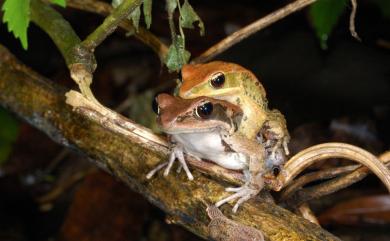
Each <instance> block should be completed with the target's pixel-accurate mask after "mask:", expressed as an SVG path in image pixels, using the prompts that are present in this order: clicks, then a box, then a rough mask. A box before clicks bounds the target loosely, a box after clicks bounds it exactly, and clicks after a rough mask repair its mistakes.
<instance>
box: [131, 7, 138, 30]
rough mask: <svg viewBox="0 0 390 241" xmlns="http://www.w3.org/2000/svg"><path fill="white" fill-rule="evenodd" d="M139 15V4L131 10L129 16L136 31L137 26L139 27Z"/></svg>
mask: <svg viewBox="0 0 390 241" xmlns="http://www.w3.org/2000/svg"><path fill="white" fill-rule="evenodd" d="M140 17H141V6H138V7H137V8H136V9H134V10H133V12H131V14H130V16H129V18H130V19H131V21H132V22H133V26H134V28H135V31H137V32H138V27H139V19H140Z"/></svg>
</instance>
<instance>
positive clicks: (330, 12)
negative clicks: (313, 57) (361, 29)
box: [309, 0, 349, 49]
mask: <svg viewBox="0 0 390 241" xmlns="http://www.w3.org/2000/svg"><path fill="white" fill-rule="evenodd" d="M348 1H349V0H319V1H317V2H315V3H314V4H312V5H311V6H310V9H309V16H310V19H311V23H312V25H313V27H314V29H315V31H316V34H317V37H318V38H319V39H320V44H321V47H322V48H323V49H326V48H327V40H328V38H329V35H330V33H331V32H332V30H333V28H334V27H335V26H336V24H337V22H338V20H339V18H340V16H341V14H342V13H343V11H344V9H345V8H346V6H347V2H348Z"/></svg>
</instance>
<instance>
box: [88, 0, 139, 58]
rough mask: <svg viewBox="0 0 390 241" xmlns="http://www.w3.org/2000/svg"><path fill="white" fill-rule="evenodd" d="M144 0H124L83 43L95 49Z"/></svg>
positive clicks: (90, 48)
mask: <svg viewBox="0 0 390 241" xmlns="http://www.w3.org/2000/svg"><path fill="white" fill-rule="evenodd" d="M141 3H142V0H124V1H123V2H122V3H121V4H120V5H119V6H118V7H117V8H115V9H114V10H113V11H112V12H111V14H110V15H108V16H107V17H106V18H105V19H104V21H103V23H102V24H101V25H100V26H99V27H97V28H96V29H95V30H94V31H93V32H92V33H91V34H90V35H88V37H87V38H86V39H85V40H84V41H83V42H82V45H83V46H84V47H85V48H87V49H89V50H91V51H93V50H94V49H95V48H96V47H97V46H98V45H100V44H101V43H102V42H103V40H105V39H106V38H107V36H109V35H110V34H112V33H113V32H114V31H115V29H116V28H117V27H118V26H119V24H120V23H121V22H122V20H123V19H125V18H126V17H127V16H129V14H130V13H131V12H132V11H133V10H134V9H136V8H137V7H138V6H139V5H141Z"/></svg>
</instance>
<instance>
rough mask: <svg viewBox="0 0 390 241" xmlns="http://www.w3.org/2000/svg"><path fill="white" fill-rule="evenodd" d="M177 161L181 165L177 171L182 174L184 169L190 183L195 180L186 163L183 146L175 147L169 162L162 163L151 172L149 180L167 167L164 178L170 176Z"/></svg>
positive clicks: (147, 176)
mask: <svg viewBox="0 0 390 241" xmlns="http://www.w3.org/2000/svg"><path fill="white" fill-rule="evenodd" d="M176 159H177V160H179V163H180V166H179V168H178V170H177V171H178V172H180V171H181V169H182V168H183V169H184V171H185V172H186V174H187V177H188V179H189V180H190V181H192V180H194V176H192V173H191V171H190V169H189V168H188V165H187V162H186V160H185V157H184V151H183V148H182V147H181V146H174V147H173V148H172V150H171V154H170V156H169V161H168V162H165V163H162V164H160V165H158V166H157V167H155V168H154V169H153V170H151V171H150V172H149V173H148V174H147V175H146V178H147V179H150V178H152V177H153V175H154V174H155V173H157V172H158V171H159V170H161V169H162V168H164V167H165V166H167V167H166V168H165V170H164V176H168V174H169V172H170V171H171V168H172V166H173V163H174V162H175V160H176Z"/></svg>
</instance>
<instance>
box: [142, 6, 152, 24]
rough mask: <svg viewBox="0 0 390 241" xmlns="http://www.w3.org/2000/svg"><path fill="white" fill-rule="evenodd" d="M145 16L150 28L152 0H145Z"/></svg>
mask: <svg viewBox="0 0 390 241" xmlns="http://www.w3.org/2000/svg"><path fill="white" fill-rule="evenodd" d="M143 7H144V8H143V10H144V16H145V24H146V27H147V28H148V29H149V28H150V25H151V24H152V0H144V6H143Z"/></svg>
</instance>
